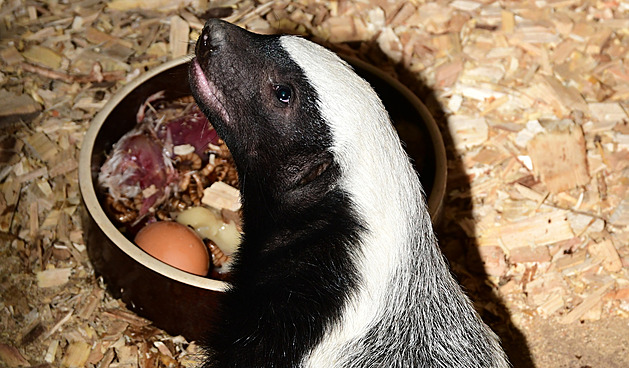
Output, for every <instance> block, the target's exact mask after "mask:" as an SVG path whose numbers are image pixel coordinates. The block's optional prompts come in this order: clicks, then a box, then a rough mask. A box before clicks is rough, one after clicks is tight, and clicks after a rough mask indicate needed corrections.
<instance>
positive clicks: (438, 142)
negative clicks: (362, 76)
mask: <svg viewBox="0 0 629 368" xmlns="http://www.w3.org/2000/svg"><path fill="white" fill-rule="evenodd" d="M342 58H344V59H345V60H346V61H348V62H349V63H350V64H351V65H352V66H353V67H359V68H361V69H363V70H365V71H367V72H368V73H371V74H373V75H375V76H377V77H379V78H381V79H382V80H384V81H385V82H386V83H387V84H389V85H390V86H392V87H393V88H395V89H396V90H397V91H399V92H400V93H401V94H402V95H403V96H404V97H405V98H406V99H407V100H408V101H410V102H411V104H412V105H413V106H414V107H415V109H416V110H417V111H418V113H419V114H420V116H421V117H422V119H423V120H424V122H425V126H426V129H427V130H428V132H429V134H430V138H431V140H432V142H433V146H434V149H435V157H434V158H435V160H436V161H437V162H436V164H435V175H434V182H433V186H432V192H431V193H428V194H427V195H426V194H425V196H426V201H427V205H428V208H429V209H430V208H432V209H433V211H432V213H431V218H432V220H433V223H434V222H435V221H436V220H437V219H438V218H439V216H440V214H441V210H442V206H443V201H442V199H443V195H444V193H445V186H446V165H445V164H446V153H445V146H444V143H443V139H442V137H441V132H440V131H439V129H438V127H437V125H436V123H435V120H434V118H433V117H432V115H430V113H429V111H428V109H427V108H426V106H424V104H423V103H422V102H421V100H420V99H419V98H418V97H417V96H416V95H415V94H414V93H413V92H411V91H410V90H409V89H408V88H407V87H406V86H404V85H403V84H402V83H401V82H399V81H398V80H396V79H395V78H393V77H392V76H390V75H389V74H387V73H385V72H383V71H382V70H380V69H378V68H377V67H375V66H373V65H371V64H369V63H367V62H364V61H362V60H359V59H357V58H355V57H348V56H342ZM190 60H192V56H190V55H188V56H184V57H180V58H177V59H173V60H170V61H167V62H165V63H163V64H161V65H159V66H157V67H155V68H153V69H151V70H149V71H147V72H145V73H143V74H142V75H140V76H139V77H137V78H135V79H133V80H132V81H131V82H129V83H128V84H126V85H125V86H123V87H122V88H121V89H120V90H118V91H117V92H115V93H114V95H113V96H112V97H111V99H110V100H109V101H108V102H107V103H106V104H105V106H104V107H103V109H102V110H101V111H100V112H99V113H98V114H97V115H96V116H95V117H94V119H93V120H92V121H91V122H90V126H89V127H88V129H87V131H86V133H85V135H84V137H83V142H82V144H81V150H80V153H79V167H78V174H79V188H80V191H81V195H82V197H83V201H84V204H85V207H86V209H87V211H88V215H89V216H90V217H91V218H92V220H93V221H94V222H95V223H96V225H97V226H98V227H99V228H100V230H101V231H102V232H103V233H104V234H105V236H106V237H107V238H108V239H109V240H110V241H111V242H113V243H114V245H115V246H117V247H118V248H119V249H120V250H121V251H122V252H124V253H125V254H127V255H128V256H129V257H131V258H132V259H133V260H135V261H136V262H138V263H140V264H141V265H142V266H144V267H146V268H148V269H150V270H152V271H154V272H156V273H158V274H160V275H163V276H165V277H168V278H170V279H172V280H174V281H178V282H181V283H183V284H187V285H190V286H196V287H198V288H201V289H207V290H212V291H226V290H227V289H228V288H229V283H227V282H224V281H220V280H215V279H212V278H209V277H203V276H198V275H193V274H191V273H188V272H185V271H182V270H180V269H178V268H175V267H173V266H170V265H168V264H166V263H164V262H162V261H160V260H158V259H156V258H154V257H152V256H151V255H149V254H148V253H146V252H145V251H143V250H142V249H141V248H140V247H138V246H136V245H135V244H134V243H132V242H131V241H130V240H129V239H127V238H126V237H125V236H124V235H122V233H121V232H120V231H119V230H118V229H117V228H116V227H115V225H114V224H113V222H111V220H109V218H108V217H107V215H106V214H105V211H104V210H103V208H102V206H101V204H100V202H99V201H98V198H97V196H96V191H95V189H94V188H95V186H94V182H93V180H92V170H91V160H92V153H93V152H92V151H93V149H94V143H95V141H96V137H97V135H98V133H99V132H100V129H101V128H102V126H103V124H104V123H105V121H106V120H107V117H108V116H109V114H110V113H111V112H112V111H113V110H114V109H115V108H116V107H117V106H118V104H119V103H120V102H121V101H122V100H123V99H125V98H126V97H127V96H128V95H129V94H130V93H131V92H132V91H133V90H135V89H136V88H137V87H139V86H140V85H142V84H143V83H144V82H146V81H148V80H149V79H151V78H153V77H155V76H156V75H158V74H160V73H162V72H165V71H167V70H169V69H171V68H174V67H177V66H180V65H182V64H185V63H188V62H190ZM431 194H433V195H431Z"/></svg>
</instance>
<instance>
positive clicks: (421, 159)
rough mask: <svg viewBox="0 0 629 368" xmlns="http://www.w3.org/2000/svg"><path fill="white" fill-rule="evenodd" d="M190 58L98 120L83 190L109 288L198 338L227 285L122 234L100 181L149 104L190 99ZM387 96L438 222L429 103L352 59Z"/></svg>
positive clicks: (441, 171)
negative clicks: (155, 98)
mask: <svg viewBox="0 0 629 368" xmlns="http://www.w3.org/2000/svg"><path fill="white" fill-rule="evenodd" d="M188 60H189V59H188V58H182V59H178V60H173V61H171V62H168V63H165V64H163V65H161V66H160V67H158V68H156V69H154V70H152V71H150V72H147V73H145V74H144V75H142V76H141V77H140V78H138V79H136V80H135V81H133V82H131V83H129V84H128V85H126V86H125V87H124V88H122V89H121V90H120V91H118V92H117V93H116V94H115V95H114V96H113V97H112V98H111V100H110V101H109V102H108V103H107V104H106V105H105V107H104V108H103V110H102V111H101V112H100V113H99V114H98V115H97V116H96V117H95V118H94V120H93V121H92V123H91V125H90V127H89V129H88V130H87V133H86V135H85V137H84V141H83V145H82V147H81V153H80V158H79V182H80V183H79V184H80V189H81V194H82V197H83V202H84V204H85V209H86V211H85V216H84V229H85V233H86V236H87V249H88V254H89V257H90V260H91V262H92V264H93V266H94V269H95V271H96V272H97V274H99V275H101V276H102V277H103V279H104V280H105V283H106V284H107V288H108V290H109V291H110V292H111V293H112V294H113V296H114V297H116V298H120V299H122V301H123V302H124V303H126V305H127V306H128V307H129V308H130V309H131V310H133V311H135V312H136V313H137V314H138V315H140V316H142V317H145V318H147V319H149V320H151V321H152V322H153V323H154V325H155V326H157V327H159V328H161V329H163V330H165V331H167V332H168V333H170V334H173V335H179V334H181V335H183V336H184V337H186V338H188V339H190V340H196V339H199V338H201V337H202V336H203V333H204V332H205V331H207V330H208V328H209V327H210V326H209V325H208V323H209V322H207V321H209V320H210V318H207V317H206V316H209V315H211V313H214V312H215V310H216V308H217V296H218V295H219V294H220V293H222V292H223V291H224V290H225V289H226V287H227V286H228V284H227V283H225V282H222V281H218V280H213V279H210V278H206V277H201V276H196V275H193V274H190V273H187V272H185V271H181V270H179V269H177V268H174V267H172V266H169V265H167V264H165V263H162V262H161V261H159V260H157V259H155V258H153V257H152V256H150V255H148V254H147V253H145V252H144V251H143V250H141V249H140V248H139V247H137V246H136V245H135V244H133V243H132V242H131V241H130V240H129V239H128V238H127V237H125V235H123V234H122V233H121V232H120V231H119V230H118V229H117V228H116V226H115V225H114V223H113V222H112V221H111V220H110V219H109V218H108V217H107V215H106V214H105V211H104V209H103V208H102V207H101V202H100V201H101V200H102V195H101V193H100V192H99V191H98V189H97V187H96V183H97V176H98V172H99V170H100V167H101V165H102V164H103V162H104V161H105V154H106V153H107V152H109V151H110V150H111V147H112V145H113V144H114V143H115V142H117V141H118V139H120V137H121V136H122V135H124V134H125V133H126V132H127V131H129V130H131V129H132V128H133V127H134V126H135V125H136V121H135V116H136V113H137V111H138V109H139V107H140V106H141V105H142V104H143V102H144V101H145V100H146V98H147V97H148V96H150V95H152V94H154V93H156V92H158V91H162V90H164V91H166V98H178V97H182V96H188V95H190V94H191V92H190V88H189V85H188ZM348 61H349V62H350V64H352V65H353V66H354V68H355V69H356V71H357V72H358V73H359V74H360V75H361V76H363V77H364V78H365V79H367V80H368V81H369V82H370V83H371V84H372V86H373V87H374V88H375V89H376V91H377V92H378V94H379V95H380V97H381V98H382V100H383V102H384V104H385V106H386V107H387V109H388V111H389V114H390V115H391V117H392V119H393V120H394V122H395V125H396V128H397V129H398V131H399V132H400V135H401V137H402V139H403V140H404V141H405V143H406V148H407V151H408V152H409V155H410V156H411V157H412V158H413V159H414V162H415V165H416V168H417V171H418V172H419V173H420V178H421V180H422V184H423V186H424V189H425V192H426V193H427V194H428V208H429V211H430V214H431V216H432V218H433V221H436V219H437V218H438V217H439V214H440V212H441V205H442V201H443V196H444V193H445V183H446V155H445V149H444V145H443V141H442V138H441V134H440V133H439V130H438V128H437V125H436V124H435V121H434V119H433V118H432V117H431V116H430V114H429V113H428V110H427V109H426V107H425V106H424V105H423V104H422V102H421V101H420V100H419V99H418V98H417V97H416V96H415V95H414V94H413V93H412V92H410V91H409V90H408V89H407V88H406V87H404V86H403V85H402V84H401V83H399V82H398V81H397V80H395V79H393V78H391V77H390V76H388V75H386V74H384V73H383V72H382V71H380V70H378V69H377V68H375V67H373V66H371V65H368V64H366V63H364V62H361V61H359V60H355V59H348Z"/></svg>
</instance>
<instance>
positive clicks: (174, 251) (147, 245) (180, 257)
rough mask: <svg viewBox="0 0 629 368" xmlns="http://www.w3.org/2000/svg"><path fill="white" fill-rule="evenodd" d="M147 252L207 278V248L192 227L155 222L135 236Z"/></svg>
mask: <svg viewBox="0 0 629 368" xmlns="http://www.w3.org/2000/svg"><path fill="white" fill-rule="evenodd" d="M135 244H137V245H138V246H139V247H140V248H142V249H143V250H144V251H145V252H147V253H148V254H150V255H152V256H153V257H155V258H157V259H159V260H160V261H162V262H164V263H167V264H169V265H171V266H173V267H176V268H178V269H180V270H183V271H187V272H190V273H193V274H195V275H200V276H205V275H207V273H208V270H209V267H210V256H209V254H208V250H207V247H206V246H205V244H204V243H203V241H202V240H201V238H199V236H198V235H197V234H196V233H195V232H194V231H193V230H192V229H190V228H188V227H187V226H185V225H181V224H179V223H177V222H172V221H162V222H154V223H152V224H148V225H146V226H145V227H143V228H142V229H141V230H140V231H139V232H138V234H137V235H136V236H135Z"/></svg>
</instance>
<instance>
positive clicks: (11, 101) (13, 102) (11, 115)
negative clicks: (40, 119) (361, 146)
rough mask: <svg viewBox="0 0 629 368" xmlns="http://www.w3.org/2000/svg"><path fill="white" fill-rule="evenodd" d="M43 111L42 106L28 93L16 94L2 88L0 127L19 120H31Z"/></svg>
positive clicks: (0, 93)
mask: <svg viewBox="0 0 629 368" xmlns="http://www.w3.org/2000/svg"><path fill="white" fill-rule="evenodd" d="M40 112H41V106H40V105H39V103H37V102H35V100H33V99H32V98H31V97H30V96H28V95H24V94H23V95H15V94H13V93H11V92H8V91H6V90H4V89H0V127H2V125H6V124H11V123H15V122H17V121H20V120H21V121H24V122H29V121H31V120H33V119H34V118H35V117H37V116H38V115H39V114H40Z"/></svg>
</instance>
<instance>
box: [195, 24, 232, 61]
mask: <svg viewBox="0 0 629 368" xmlns="http://www.w3.org/2000/svg"><path fill="white" fill-rule="evenodd" d="M226 37H227V32H226V30H225V23H223V22H221V21H219V20H217V19H210V20H208V21H207V22H206V23H205V26H204V27H203V31H202V32H201V36H200V37H199V41H198V42H197V45H196V49H195V53H196V55H197V58H201V59H208V58H210V57H211V56H212V54H214V53H216V52H217V51H218V50H220V49H221V48H222V46H223V45H225V38H226Z"/></svg>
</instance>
